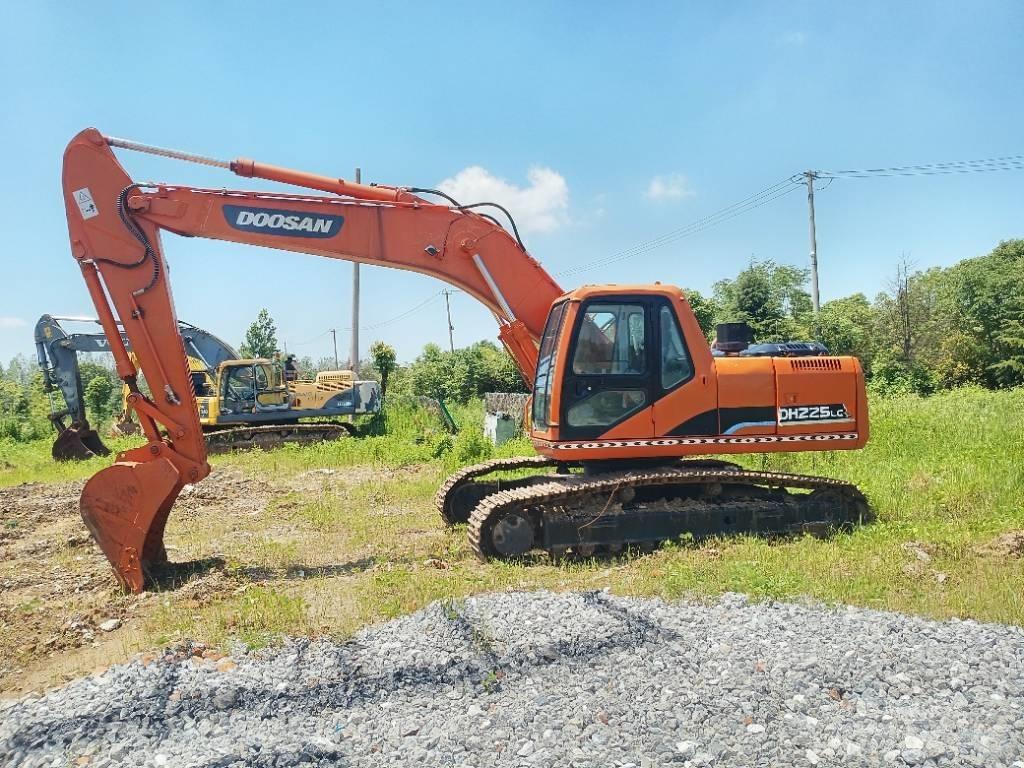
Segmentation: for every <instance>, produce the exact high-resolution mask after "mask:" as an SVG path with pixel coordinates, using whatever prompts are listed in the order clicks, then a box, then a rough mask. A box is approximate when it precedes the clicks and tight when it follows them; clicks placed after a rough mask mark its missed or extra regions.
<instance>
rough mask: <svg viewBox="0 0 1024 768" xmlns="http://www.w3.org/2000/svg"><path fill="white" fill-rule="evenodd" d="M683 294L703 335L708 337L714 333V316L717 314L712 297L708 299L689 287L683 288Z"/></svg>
mask: <svg viewBox="0 0 1024 768" xmlns="http://www.w3.org/2000/svg"><path fill="white" fill-rule="evenodd" d="M683 294H684V295H685V296H686V301H687V302H688V303H689V305H690V309H692V310H693V314H694V315H695V316H696V318H697V324H698V325H699V326H700V329H701V330H702V331H704V335H705V336H706V337H707V338H708V339H710V338H711V337H712V336H714V335H715V317H716V316H717V315H718V306H717V305H716V304H715V301H714V299H709V298H707V297H705V296H703V295H702V294H701V292H700V291H695V290H692V289H689V288H687V289H685V290H684V291H683Z"/></svg>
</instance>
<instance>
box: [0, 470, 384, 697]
mask: <svg viewBox="0 0 1024 768" xmlns="http://www.w3.org/2000/svg"><path fill="white" fill-rule="evenodd" d="M370 471H371V470H369V469H368V470H367V472H370ZM362 475H363V473H362V471H361V468H355V469H354V470H351V471H346V472H345V473H343V474H342V473H331V472H330V471H323V470H320V471H314V472H307V473H304V474H300V475H297V476H293V478H292V479H291V480H290V481H289V483H288V484H287V485H285V484H279V483H271V482H268V481H266V480H262V479H256V478H252V477H248V476H246V475H245V474H243V473H242V472H241V471H239V470H236V469H231V468H226V469H224V468H221V469H218V470H217V471H216V472H214V473H213V475H211V476H210V478H208V479H207V480H206V481H204V482H203V483H202V484H200V485H197V486H191V487H186V489H185V490H184V491H183V493H182V495H181V496H180V497H179V501H178V502H177V504H176V505H175V508H174V513H173V515H172V516H171V519H170V522H169V525H168V530H167V536H166V543H167V549H168V553H169V555H170V558H171V560H172V561H177V562H178V563H179V565H178V566H177V567H176V572H175V573H174V574H172V576H171V578H170V579H169V581H168V583H166V584H165V585H163V586H164V591H157V592H149V593H146V594H143V595H139V596H136V595H126V594H123V593H122V592H121V591H120V590H119V589H118V588H117V587H116V585H115V582H114V580H113V576H112V574H111V571H110V568H109V566H108V565H107V561H106V559H105V558H104V557H103V555H102V553H101V552H100V551H99V549H98V547H96V546H95V544H94V543H93V541H92V539H91V538H90V536H89V534H88V531H87V530H86V529H85V526H84V525H83V523H82V520H81V518H80V516H79V514H78V497H79V494H80V492H81V489H82V485H83V483H82V482H74V483H60V484H51V485H46V484H40V483H30V484H24V485H19V486H14V487H9V488H0V696H10V695H17V694H19V693H23V692H25V691H29V690H38V689H39V688H42V687H46V686H48V685H52V684H56V683H58V682H61V681H62V680H64V679H67V678H70V677H72V676H75V675H79V674H82V673H83V672H91V671H93V670H94V669H96V668H97V667H106V666H108V665H109V664H112V663H116V662H118V661H122V660H124V659H125V658H127V657H129V656H130V655H132V653H134V652H135V651H137V650H139V649H140V648H146V647H148V646H150V645H152V644H153V638H152V637H151V636H148V635H147V632H146V631H144V628H145V626H146V625H147V623H151V622H148V620H149V619H151V618H152V617H153V616H154V615H155V614H156V613H157V612H159V611H164V612H165V613H170V612H173V611H188V610H193V611H194V610H196V609H197V608H199V607H202V606H203V605H204V604H207V603H209V602H210V601H211V600H215V599H218V598H220V597H222V596H224V595H226V594H231V593H233V592H235V591H237V590H239V588H240V587H241V588H244V586H245V584H246V583H251V582H252V581H258V580H259V578H260V576H261V575H263V576H265V575H266V574H265V572H261V570H260V569H259V568H248V569H247V568H239V569H234V570H231V569H229V568H227V567H226V559H225V556H224V555H225V553H229V552H234V551H238V550H239V548H240V547H244V546H245V544H246V542H247V541H248V540H249V539H252V538H253V537H261V538H260V540H261V541H267V540H269V541H273V540H275V539H287V538H288V537H289V535H293V534H295V530H294V529H295V527H296V526H295V525H294V524H291V523H289V521H288V519H287V515H283V516H280V515H279V516H277V517H281V518H283V519H280V520H273V521H268V520H266V519H254V518H262V517H263V516H264V513H267V512H268V508H269V507H271V506H272V505H274V504H278V505H280V504H285V505H286V504H287V503H288V499H296V498H297V499H303V498H305V497H306V496H307V495H308V494H309V493H312V492H314V491H316V490H320V491H322V490H323V489H324V488H325V487H330V486H331V485H332V484H333V485H334V486H339V487H349V486H350V485H351V484H353V483H355V482H359V481H360V479H365V478H364V477H362ZM278 509H280V506H278ZM190 556H191V557H192V558H193V559H191V560H190ZM182 564H183V565H182ZM115 624H116V626H113V625H115Z"/></svg>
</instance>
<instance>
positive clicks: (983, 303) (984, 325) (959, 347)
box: [944, 239, 1024, 387]
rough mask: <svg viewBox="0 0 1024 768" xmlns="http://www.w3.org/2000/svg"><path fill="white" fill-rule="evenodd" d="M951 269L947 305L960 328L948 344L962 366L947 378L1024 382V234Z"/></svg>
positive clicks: (991, 383) (1011, 383) (1008, 384)
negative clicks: (986, 253) (1022, 237)
mask: <svg viewBox="0 0 1024 768" xmlns="http://www.w3.org/2000/svg"><path fill="white" fill-rule="evenodd" d="M948 272H949V291H948V294H947V302H946V305H945V306H946V308H947V309H948V311H949V313H950V315H951V316H952V318H951V319H952V324H953V327H954V328H955V330H956V333H955V334H952V335H951V338H950V339H948V341H947V345H948V347H950V355H949V356H952V355H955V356H956V359H958V360H960V361H962V363H963V368H964V370H962V371H955V372H954V375H953V376H951V377H944V379H945V380H946V381H947V382H948V383H954V384H955V383H960V381H958V379H960V378H964V377H965V378H966V379H967V380H972V381H977V382H979V383H981V384H984V385H985V386H988V387H1011V386H1019V385H1021V384H1024V240H1021V239H1018V240H1006V241H1004V242H1001V243H1000V244H999V245H998V246H996V248H995V249H993V251H992V252H991V253H989V254H988V255H986V256H979V257H977V258H973V259H966V260H964V261H961V262H959V263H958V264H956V265H955V266H953V267H951V268H950V269H949V270H948ZM956 374H960V375H956ZM950 379H951V380H950Z"/></svg>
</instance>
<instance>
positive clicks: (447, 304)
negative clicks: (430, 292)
mask: <svg viewBox="0 0 1024 768" xmlns="http://www.w3.org/2000/svg"><path fill="white" fill-rule="evenodd" d="M442 293H444V307H445V309H446V310H448V347H449V349H451V351H452V352H454V351H455V336H454V335H453V334H454V332H455V326H454V325H452V304H451V301H450V299H449V298H448V297H449V296H451V295H452V292H451V291H449V290H448V289H447V288H445V289H444V291H442Z"/></svg>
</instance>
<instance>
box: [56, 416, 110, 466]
mask: <svg viewBox="0 0 1024 768" xmlns="http://www.w3.org/2000/svg"><path fill="white" fill-rule="evenodd" d="M50 453H51V455H52V456H53V458H54V459H56V460H57V461H83V460H85V459H91V458H92V457H93V456H109V455H110V449H109V448H107V446H105V445H104V444H103V440H101V439H100V436H99V435H98V434H97V432H96V430H95V429H92V428H90V427H89V424H88V423H85V424H82V425H80V426H75V425H72V426H70V427H66V428H64V429H62V430H60V432H59V433H58V434H57V439H56V440H54V441H53V448H51V449H50Z"/></svg>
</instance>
